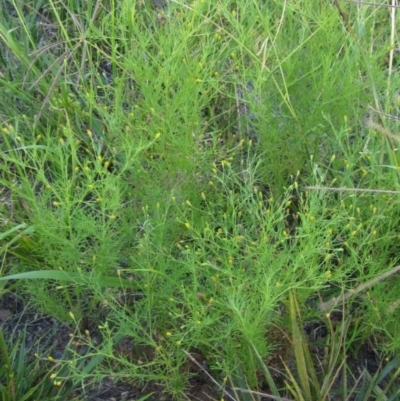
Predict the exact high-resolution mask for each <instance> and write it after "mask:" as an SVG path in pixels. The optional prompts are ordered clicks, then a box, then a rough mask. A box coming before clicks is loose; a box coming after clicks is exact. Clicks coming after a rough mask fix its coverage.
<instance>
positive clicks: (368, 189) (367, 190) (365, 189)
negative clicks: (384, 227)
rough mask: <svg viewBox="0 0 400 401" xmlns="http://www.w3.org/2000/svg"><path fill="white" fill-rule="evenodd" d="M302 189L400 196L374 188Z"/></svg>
mask: <svg viewBox="0 0 400 401" xmlns="http://www.w3.org/2000/svg"><path fill="white" fill-rule="evenodd" d="M301 189H303V190H306V191H332V192H369V193H374V194H375V193H376V194H393V195H400V191H394V190H389V189H372V188H345V187H340V188H334V187H320V186H313V185H308V186H305V187H301Z"/></svg>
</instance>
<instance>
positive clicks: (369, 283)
mask: <svg viewBox="0 0 400 401" xmlns="http://www.w3.org/2000/svg"><path fill="white" fill-rule="evenodd" d="M399 271H400V265H399V266H396V267H393V269H390V270H389V271H387V272H385V273H382V274H381V275H379V276H377V277H374V278H371V279H370V280H367V281H366V282H365V283H362V284H360V285H358V286H357V287H356V288H352V289H351V290H348V291H346V292H344V293H343V294H342V295H340V296H339V297H334V298H332V299H330V300H329V301H326V302H321V303H320V304H319V305H318V306H317V309H318V310H320V311H327V310H329V309H332V308H334V307H335V306H336V305H337V304H339V303H342V302H344V301H346V300H348V299H349V298H351V297H353V296H354V295H357V294H359V293H360V292H362V291H365V290H367V289H368V288H370V287H372V286H373V285H375V284H376V283H378V282H379V281H382V280H384V279H386V278H388V277H390V276H392V275H393V274H396V273H397V272H399Z"/></svg>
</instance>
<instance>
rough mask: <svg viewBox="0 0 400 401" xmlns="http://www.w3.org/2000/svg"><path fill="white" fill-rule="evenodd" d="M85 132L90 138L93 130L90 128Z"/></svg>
mask: <svg viewBox="0 0 400 401" xmlns="http://www.w3.org/2000/svg"><path fill="white" fill-rule="evenodd" d="M86 133H87V134H88V136H89V137H90V138H91V137H92V136H93V132H92V131H91V130H90V129H88V130H86Z"/></svg>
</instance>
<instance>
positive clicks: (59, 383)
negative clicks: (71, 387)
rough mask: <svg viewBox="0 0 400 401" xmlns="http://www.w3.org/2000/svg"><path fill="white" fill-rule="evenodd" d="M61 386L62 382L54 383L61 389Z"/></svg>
mask: <svg viewBox="0 0 400 401" xmlns="http://www.w3.org/2000/svg"><path fill="white" fill-rule="evenodd" d="M61 384H62V382H61V380H59V381H55V382H54V385H55V386H57V387H60V386H61Z"/></svg>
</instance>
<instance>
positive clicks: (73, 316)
mask: <svg viewBox="0 0 400 401" xmlns="http://www.w3.org/2000/svg"><path fill="white" fill-rule="evenodd" d="M68 314H69V316H70V318H71V319H72V320H75V315H74V314H73V313H72V311H70V312H69V313H68Z"/></svg>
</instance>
